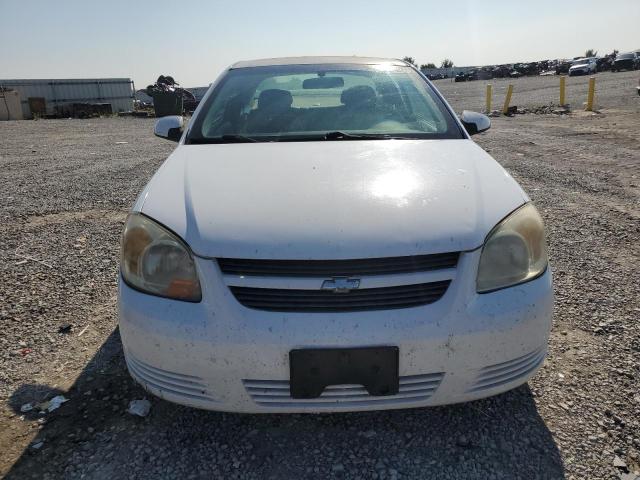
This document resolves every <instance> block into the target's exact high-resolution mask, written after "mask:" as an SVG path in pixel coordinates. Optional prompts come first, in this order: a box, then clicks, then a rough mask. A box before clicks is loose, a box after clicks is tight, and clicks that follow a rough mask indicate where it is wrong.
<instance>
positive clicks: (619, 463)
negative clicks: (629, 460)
mask: <svg viewBox="0 0 640 480" xmlns="http://www.w3.org/2000/svg"><path fill="white" fill-rule="evenodd" d="M613 466H614V467H616V468H627V464H626V463H625V462H624V460H622V459H621V458H620V457H619V456H617V455H616V456H615V458H614V459H613Z"/></svg>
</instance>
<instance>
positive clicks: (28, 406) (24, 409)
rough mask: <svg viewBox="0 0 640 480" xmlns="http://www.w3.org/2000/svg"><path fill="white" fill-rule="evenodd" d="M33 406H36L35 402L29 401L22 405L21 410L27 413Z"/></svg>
mask: <svg viewBox="0 0 640 480" xmlns="http://www.w3.org/2000/svg"><path fill="white" fill-rule="evenodd" d="M33 408H34V405H33V403H31V402H29V403H25V404H24V405H22V406H21V407H20V411H21V412H22V413H27V412H30V411H31V410H33Z"/></svg>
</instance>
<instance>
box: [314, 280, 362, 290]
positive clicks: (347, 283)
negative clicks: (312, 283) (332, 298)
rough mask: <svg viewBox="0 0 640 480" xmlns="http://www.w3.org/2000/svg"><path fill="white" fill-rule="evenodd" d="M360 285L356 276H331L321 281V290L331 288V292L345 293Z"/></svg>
mask: <svg viewBox="0 0 640 480" xmlns="http://www.w3.org/2000/svg"><path fill="white" fill-rule="evenodd" d="M359 287H360V280H359V279H358V278H341V277H338V278H332V279H331V280H325V281H324V282H322V290H331V291H332V292H333V293H347V292H350V291H351V290H355V289H356V288H359Z"/></svg>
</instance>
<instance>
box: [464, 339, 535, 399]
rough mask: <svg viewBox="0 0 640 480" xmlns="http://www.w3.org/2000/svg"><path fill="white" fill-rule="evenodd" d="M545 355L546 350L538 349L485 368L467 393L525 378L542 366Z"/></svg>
mask: <svg viewBox="0 0 640 480" xmlns="http://www.w3.org/2000/svg"><path fill="white" fill-rule="evenodd" d="M545 355H546V350H545V349H544V348H540V349H538V350H535V351H533V352H531V353H528V354H526V355H523V356H521V357H518V358H514V359H513V360H509V361H508V362H502V363H496V364H495V365H490V366H488V367H485V368H483V369H481V370H480V373H479V374H478V378H477V379H476V383H475V384H474V385H473V387H472V388H471V389H470V390H469V391H470V392H478V391H482V390H488V389H491V388H496V387H499V386H501V385H505V384H507V383H511V382H514V381H516V380H518V379H520V378H523V377H526V376H527V375H529V374H530V373H531V372H533V371H534V370H535V369H536V368H538V367H539V366H540V365H541V364H542V362H543V361H544V357H545Z"/></svg>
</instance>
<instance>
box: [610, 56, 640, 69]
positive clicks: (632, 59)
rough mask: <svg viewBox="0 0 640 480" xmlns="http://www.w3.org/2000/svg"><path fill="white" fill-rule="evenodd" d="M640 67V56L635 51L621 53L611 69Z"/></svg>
mask: <svg viewBox="0 0 640 480" xmlns="http://www.w3.org/2000/svg"><path fill="white" fill-rule="evenodd" d="M638 68H640V58H638V54H637V53H635V52H629V53H621V54H620V55H618V56H617V57H616V59H615V60H614V61H613V65H612V66H611V71H613V72H620V71H622V70H637V69H638Z"/></svg>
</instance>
